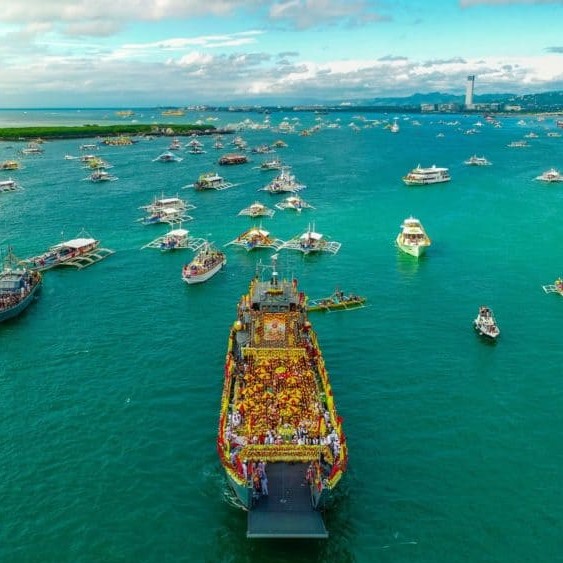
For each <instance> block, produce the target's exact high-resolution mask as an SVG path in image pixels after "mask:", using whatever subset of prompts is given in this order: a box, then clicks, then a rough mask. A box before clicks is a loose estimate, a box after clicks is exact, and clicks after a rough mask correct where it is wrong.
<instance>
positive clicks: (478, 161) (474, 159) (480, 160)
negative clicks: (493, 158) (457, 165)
mask: <svg viewBox="0 0 563 563" xmlns="http://www.w3.org/2000/svg"><path fill="white" fill-rule="evenodd" d="M463 164H467V166H491V164H492V163H491V162H490V161H489V160H487V159H486V158H485V157H484V156H477V155H476V154H474V155H473V156H470V157H469V158H468V159H467V160H466V161H464V163H463Z"/></svg>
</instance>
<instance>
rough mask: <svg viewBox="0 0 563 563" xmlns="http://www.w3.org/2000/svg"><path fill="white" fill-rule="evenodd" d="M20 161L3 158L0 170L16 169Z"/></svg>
mask: <svg viewBox="0 0 563 563" xmlns="http://www.w3.org/2000/svg"><path fill="white" fill-rule="evenodd" d="M19 167H20V163H19V162H18V161H17V160H5V161H4V162H2V163H1V164H0V170H18V169H19Z"/></svg>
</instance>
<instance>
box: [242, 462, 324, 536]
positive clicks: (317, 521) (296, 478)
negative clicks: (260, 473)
mask: <svg viewBox="0 0 563 563" xmlns="http://www.w3.org/2000/svg"><path fill="white" fill-rule="evenodd" d="M306 471H307V464H306V463H280V462H278V463H269V464H268V465H267V474H268V489H269V494H268V496H259V497H258V498H256V500H255V502H254V503H253V506H252V508H251V509H250V510H249V511H248V529H247V532H246V536H247V537H248V538H320V539H325V538H327V537H328V532H327V529H326V528H325V525H324V522H323V519H322V515H321V513H320V512H319V511H318V510H315V509H314V508H313V506H312V504H311V493H310V490H309V484H308V483H307V481H306V479H305V475H306Z"/></svg>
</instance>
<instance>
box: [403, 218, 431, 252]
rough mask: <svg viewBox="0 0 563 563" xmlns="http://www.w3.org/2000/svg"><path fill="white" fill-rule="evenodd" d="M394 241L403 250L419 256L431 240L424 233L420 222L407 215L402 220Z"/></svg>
mask: <svg viewBox="0 0 563 563" xmlns="http://www.w3.org/2000/svg"><path fill="white" fill-rule="evenodd" d="M396 243H397V246H398V247H399V248H400V249H401V250H402V251H403V252H406V253H407V254H410V255H411V256H414V257H415V258H419V257H420V256H422V255H423V254H424V253H425V252H426V249H427V248H428V247H429V246H430V245H431V244H432V241H431V240H430V237H429V236H428V235H427V234H426V231H425V230H424V227H423V226H422V223H421V222H420V221H419V220H418V219H415V218H414V217H409V218H408V219H405V220H404V221H403V224H402V225H401V231H400V232H399V234H398V235H397V239H396Z"/></svg>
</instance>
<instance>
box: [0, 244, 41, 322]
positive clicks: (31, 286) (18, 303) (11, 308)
mask: <svg viewBox="0 0 563 563" xmlns="http://www.w3.org/2000/svg"><path fill="white" fill-rule="evenodd" d="M41 282H42V276H41V274H40V273H39V272H38V271H36V270H32V269H29V268H25V267H23V266H22V265H21V263H18V260H17V259H16V258H15V256H14V255H13V253H12V250H11V249H8V254H7V256H6V258H5V259H4V264H3V269H2V271H1V272H0V322H4V321H7V320H8V319H12V318H14V317H16V316H18V315H19V314H20V313H22V312H23V311H24V310H25V309H27V307H29V305H31V303H32V302H33V300H34V299H35V296H36V293H37V292H38V291H39V288H40V287H41Z"/></svg>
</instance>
